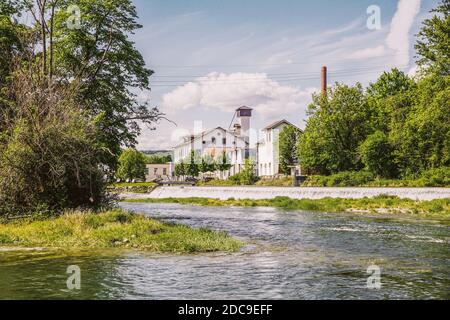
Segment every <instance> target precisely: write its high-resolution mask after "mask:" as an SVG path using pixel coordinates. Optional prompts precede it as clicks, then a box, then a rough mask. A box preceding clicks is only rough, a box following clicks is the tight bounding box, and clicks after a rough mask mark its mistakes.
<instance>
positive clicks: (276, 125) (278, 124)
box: [263, 119, 296, 130]
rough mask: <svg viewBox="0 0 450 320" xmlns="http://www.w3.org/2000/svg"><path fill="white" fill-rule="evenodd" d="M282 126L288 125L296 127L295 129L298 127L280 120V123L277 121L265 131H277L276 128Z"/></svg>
mask: <svg viewBox="0 0 450 320" xmlns="http://www.w3.org/2000/svg"><path fill="white" fill-rule="evenodd" d="M282 124H287V125H289V126H294V127H296V126H295V125H293V124H292V123H290V122H289V121H287V120H285V119H283V120H278V121H275V122H273V123H271V124H269V125H268V126H267V127H265V128H264V129H263V130H270V129H275V128H277V127H279V126H281V125H282Z"/></svg>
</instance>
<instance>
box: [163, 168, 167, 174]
mask: <svg viewBox="0 0 450 320" xmlns="http://www.w3.org/2000/svg"><path fill="white" fill-rule="evenodd" d="M163 175H164V176H167V168H163Z"/></svg>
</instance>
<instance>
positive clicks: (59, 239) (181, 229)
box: [0, 209, 242, 253]
mask: <svg viewBox="0 0 450 320" xmlns="http://www.w3.org/2000/svg"><path fill="white" fill-rule="evenodd" d="M0 246H19V247H46V248H80V249H82V248H135V249H141V250H146V251H151V252H167V253H196V252H213V251H236V250H239V249H240V247H241V246H242V243H241V242H239V241H237V240H235V239H233V238H231V237H230V236H228V235H227V234H226V233H223V232H215V231H210V230H207V229H193V228H190V227H188V226H183V225H176V224H170V223H164V222H161V221H158V220H154V219H149V218H146V217H144V216H142V215H138V214H133V213H129V212H126V211H123V210H118V209H117V210H111V211H106V212H103V213H92V212H72V213H66V214H64V215H62V216H59V217H56V218H54V219H46V220H18V221H14V222H10V223H6V224H0Z"/></svg>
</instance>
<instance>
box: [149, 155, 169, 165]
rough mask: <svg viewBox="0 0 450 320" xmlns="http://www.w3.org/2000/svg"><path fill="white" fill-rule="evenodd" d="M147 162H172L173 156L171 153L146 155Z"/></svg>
mask: <svg viewBox="0 0 450 320" xmlns="http://www.w3.org/2000/svg"><path fill="white" fill-rule="evenodd" d="M146 162H147V164H165V163H168V162H172V156H171V155H170V154H168V155H160V156H158V155H153V156H146Z"/></svg>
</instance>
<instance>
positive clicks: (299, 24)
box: [133, 0, 438, 149]
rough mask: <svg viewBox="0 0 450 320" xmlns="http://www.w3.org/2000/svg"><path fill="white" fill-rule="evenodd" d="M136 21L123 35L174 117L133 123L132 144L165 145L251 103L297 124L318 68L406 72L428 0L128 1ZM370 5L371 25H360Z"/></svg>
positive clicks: (226, 120) (346, 76) (257, 114)
mask: <svg viewBox="0 0 450 320" xmlns="http://www.w3.org/2000/svg"><path fill="white" fill-rule="evenodd" d="M134 2H135V4H136V6H137V10H138V14H139V17H140V19H139V20H140V23H141V24H142V25H143V28H142V29H141V30H139V31H138V32H137V33H136V34H135V35H134V36H133V39H134V41H135V42H136V46H137V47H138V49H139V50H140V51H141V52H142V53H143V55H144V58H145V61H146V63H147V65H148V67H149V68H151V69H152V70H154V71H155V74H154V75H153V76H152V78H151V87H152V91H151V92H143V93H141V94H140V99H142V100H148V101H149V102H150V104H151V105H156V106H158V107H159V108H160V109H161V111H162V112H164V113H166V114H167V116H168V118H170V119H171V120H173V121H175V122H176V123H177V126H174V125H173V124H171V123H167V122H162V123H160V124H159V125H158V126H157V130H156V131H150V130H147V129H146V128H145V127H144V128H143V133H142V135H141V137H140V138H139V148H140V149H160V148H170V147H173V146H174V145H176V144H177V139H178V137H179V136H182V135H185V134H188V133H190V132H193V131H198V130H200V128H199V126H200V124H199V121H201V122H202V124H201V127H202V128H203V129H207V128H212V127H216V126H222V127H225V128H228V126H229V124H230V121H231V119H232V117H233V112H234V109H236V108H237V107H240V106H242V105H248V106H250V107H253V108H254V109H255V111H254V117H253V119H252V125H253V127H254V128H255V129H256V130H257V129H260V128H262V127H264V126H265V125H266V124H268V123H270V122H273V121H276V120H280V119H283V118H285V119H287V120H289V121H291V122H292V123H294V124H296V125H298V126H300V127H304V120H305V118H306V115H305V110H306V108H307V106H308V104H309V102H310V101H311V94H312V93H313V92H316V91H317V90H318V88H319V85H320V78H319V76H320V67H321V66H322V65H326V66H328V68H329V72H330V74H329V83H333V82H336V81H337V82H344V83H348V84H353V83H355V82H358V81H359V82H362V83H363V84H368V83H369V82H371V81H372V82H373V81H375V80H376V78H377V76H378V75H379V74H380V73H381V72H382V71H384V70H389V69H390V68H392V67H398V68H400V69H402V70H404V71H405V72H408V73H411V74H413V73H414V67H415V63H414V60H415V59H414V48H413V46H414V34H416V33H417V31H418V29H419V27H420V23H421V21H423V19H425V18H426V17H428V16H429V11H430V9H431V8H433V7H435V6H436V5H437V3H438V0H400V1H396V0H378V1H376V0H370V1H366V0H340V1H336V0H334V1H332V0H315V1H301V0H297V1H295V0H279V1H268V0H245V1H243V0H240V1H236V0H227V1H223V0H221V1H220V0H190V1H174V0H165V1H163V0H134ZM371 5H377V6H378V7H379V8H380V13H381V29H379V30H370V29H369V28H368V27H367V19H368V18H369V16H370V15H369V14H368V13H367V8H368V7H369V6H371Z"/></svg>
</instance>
